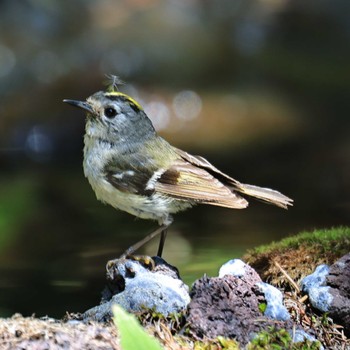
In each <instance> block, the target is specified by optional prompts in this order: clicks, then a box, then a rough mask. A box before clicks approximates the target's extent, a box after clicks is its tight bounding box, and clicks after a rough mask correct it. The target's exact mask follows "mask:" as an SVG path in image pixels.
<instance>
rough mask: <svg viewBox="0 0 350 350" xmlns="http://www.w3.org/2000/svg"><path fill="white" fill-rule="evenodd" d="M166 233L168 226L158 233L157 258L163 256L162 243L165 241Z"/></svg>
mask: <svg viewBox="0 0 350 350" xmlns="http://www.w3.org/2000/svg"><path fill="white" fill-rule="evenodd" d="M167 233H168V226H166V227H165V228H164V229H163V231H162V232H161V233H160V240H159V246H158V252H157V256H159V257H162V254H163V248H164V243H165V239H166V235H167Z"/></svg>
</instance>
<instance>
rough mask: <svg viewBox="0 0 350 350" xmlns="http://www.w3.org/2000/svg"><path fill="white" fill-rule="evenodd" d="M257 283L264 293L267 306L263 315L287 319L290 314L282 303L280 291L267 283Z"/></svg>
mask: <svg viewBox="0 0 350 350" xmlns="http://www.w3.org/2000/svg"><path fill="white" fill-rule="evenodd" d="M257 285H258V287H259V288H260V290H261V291H262V292H263V293H264V295H265V300H266V305H267V306H266V310H265V312H264V315H265V316H267V317H270V318H273V319H275V320H280V321H286V320H289V319H290V315H289V312H288V311H287V309H286V307H285V306H284V305H283V295H282V293H281V292H280V291H279V290H278V289H277V288H276V287H274V286H271V285H270V284H268V283H264V282H261V283H258V284H257Z"/></svg>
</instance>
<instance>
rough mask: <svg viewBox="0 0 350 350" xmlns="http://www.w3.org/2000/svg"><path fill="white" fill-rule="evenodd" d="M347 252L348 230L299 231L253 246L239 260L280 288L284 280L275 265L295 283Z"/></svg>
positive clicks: (349, 240)
mask: <svg viewBox="0 0 350 350" xmlns="http://www.w3.org/2000/svg"><path fill="white" fill-rule="evenodd" d="M349 251H350V228H349V227H335V228H331V229H323V230H315V231H312V232H301V233H300V234H298V235H295V236H293V237H288V238H285V239H282V240H281V241H279V242H273V243H271V244H269V245H264V246H260V247H257V248H255V249H252V250H250V251H248V253H247V254H245V255H244V256H243V260H244V261H246V262H247V263H248V264H250V265H251V266H252V267H253V268H255V269H256V270H257V271H258V273H259V274H260V276H261V277H262V278H263V279H264V280H268V281H271V282H272V283H273V284H277V285H282V284H284V283H285V282H286V280H285V279H284V276H283V274H282V273H281V269H280V267H279V266H281V267H282V268H283V269H284V270H285V271H286V272H287V273H288V274H289V276H290V277H291V278H292V279H293V280H295V281H299V280H300V279H301V278H303V277H304V276H305V275H307V274H309V273H311V272H312V271H313V270H314V269H315V268H316V266H318V265H320V264H333V263H334V262H335V261H336V260H337V259H339V258H340V257H342V256H343V255H345V254H346V253H348V252H349ZM276 263H277V264H276ZM278 265H279V266H278Z"/></svg>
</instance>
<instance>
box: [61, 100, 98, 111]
mask: <svg viewBox="0 0 350 350" xmlns="http://www.w3.org/2000/svg"><path fill="white" fill-rule="evenodd" d="M63 102H64V103H68V104H70V105H72V106H74V107H78V108H82V109H85V110H86V111H88V112H89V113H94V111H93V109H92V108H91V106H90V105H89V104H88V103H87V102H83V101H76V100H63Z"/></svg>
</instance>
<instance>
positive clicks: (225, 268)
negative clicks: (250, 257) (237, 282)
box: [219, 259, 260, 280]
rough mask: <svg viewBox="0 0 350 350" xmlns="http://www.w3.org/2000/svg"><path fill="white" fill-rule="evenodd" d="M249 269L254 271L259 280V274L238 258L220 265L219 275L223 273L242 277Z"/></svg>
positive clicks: (222, 275) (221, 275) (223, 274)
mask: <svg viewBox="0 0 350 350" xmlns="http://www.w3.org/2000/svg"><path fill="white" fill-rule="evenodd" d="M250 271H254V273H255V274H256V276H257V279H259V280H260V277H259V275H258V274H257V273H256V272H255V270H254V269H252V268H251V267H250V266H249V265H247V264H245V263H244V262H243V261H242V260H240V259H232V260H230V261H228V262H227V263H225V264H224V265H222V266H221V267H220V270H219V277H224V276H225V275H232V276H236V277H242V276H244V275H245V274H246V273H249V272H250Z"/></svg>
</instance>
